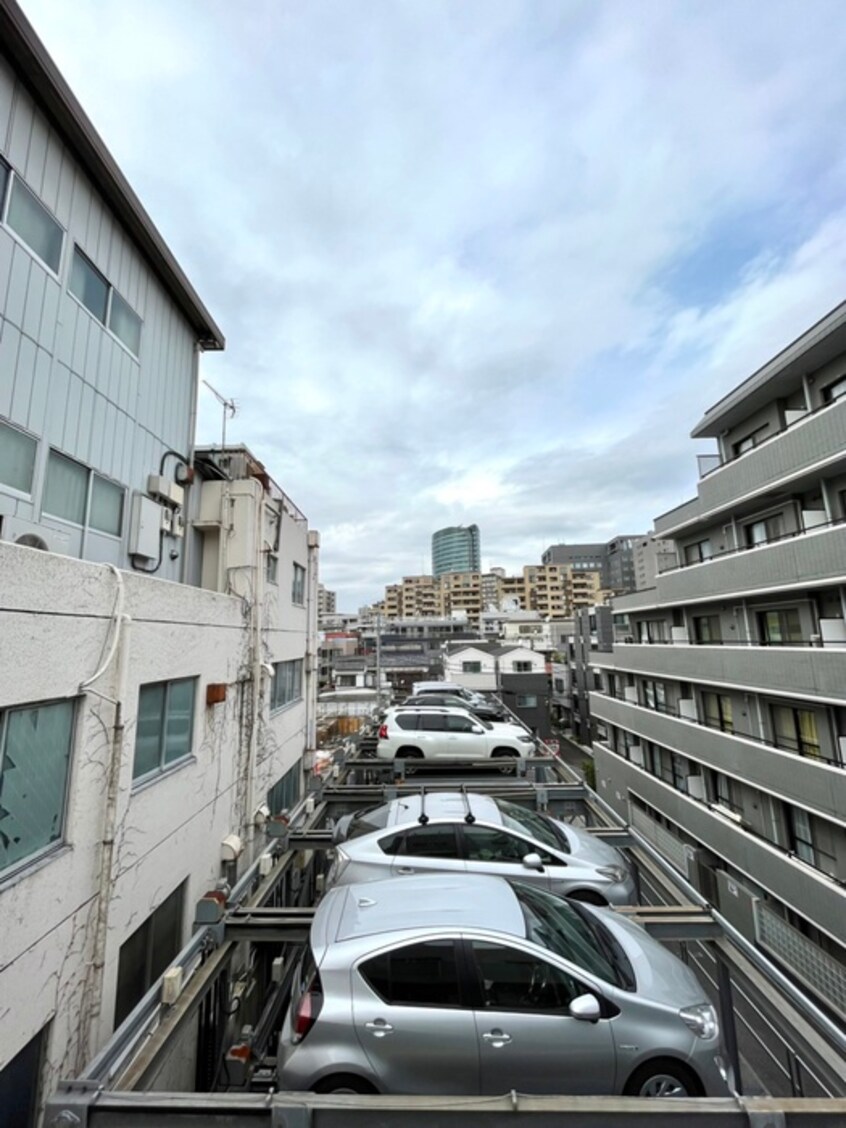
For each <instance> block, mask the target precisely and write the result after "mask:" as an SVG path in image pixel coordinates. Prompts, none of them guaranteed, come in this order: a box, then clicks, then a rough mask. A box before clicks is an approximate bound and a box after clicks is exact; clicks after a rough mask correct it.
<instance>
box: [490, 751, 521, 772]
mask: <svg viewBox="0 0 846 1128" xmlns="http://www.w3.org/2000/svg"><path fill="white" fill-rule="evenodd" d="M519 758H520V753H519V752H515V751H514V749H513V748H494V750H493V752H491V759H493V760H508V763H507V764H503V765H502V766H501V767H500V769H499V770H500V771H501V772H502V774H503V775H513V774H514V769H513V766H512V763H511V761H513V760H518V759H519Z"/></svg>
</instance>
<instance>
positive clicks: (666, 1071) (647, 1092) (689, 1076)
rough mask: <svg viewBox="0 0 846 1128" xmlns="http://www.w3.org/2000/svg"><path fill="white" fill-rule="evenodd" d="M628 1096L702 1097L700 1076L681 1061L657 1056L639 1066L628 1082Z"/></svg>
mask: <svg viewBox="0 0 846 1128" xmlns="http://www.w3.org/2000/svg"><path fill="white" fill-rule="evenodd" d="M623 1093H624V1095H625V1096H627V1097H701V1096H704V1090H703V1088H702V1083H701V1082H700V1080H699V1078H698V1077H697V1076H696V1074H695V1073H694V1072H693V1070H692V1069H689V1068H688V1066H686V1065H684V1063H683V1062H680V1061H672V1060H670V1059H668V1058H656V1059H655V1061H647V1062H646V1063H645V1064H644V1065H641V1066H639V1067H638V1068H637V1069H636V1070H635V1071H634V1073H633V1074H632V1075H631V1077H630V1078H629V1079H628V1081H627V1082H626V1087H625V1089H624V1090H623Z"/></svg>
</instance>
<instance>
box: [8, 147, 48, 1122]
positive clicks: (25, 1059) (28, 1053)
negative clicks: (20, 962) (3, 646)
mask: <svg viewBox="0 0 846 1128" xmlns="http://www.w3.org/2000/svg"><path fill="white" fill-rule="evenodd" d="M0 171H2V166H0ZM0 199H2V189H0ZM46 1040H47V1027H46V1026H44V1027H42V1028H41V1030H39V1031H38V1033H37V1034H36V1035H35V1037H34V1038H32V1039H30V1041H29V1042H27V1044H26V1045H25V1046H24V1047H23V1049H21V1050H19V1051H18V1052H17V1053H16V1054H15V1056H14V1057H13V1058H12V1060H11V1061H10V1062H8V1063H7V1064H6V1065H4V1066H3V1068H2V1069H0V1108H1V1109H2V1110H3V1116H4V1123H6V1124H10V1125H11V1124H14V1125H17V1128H35V1125H36V1124H37V1123H38V1095H39V1089H40V1081H41V1063H42V1060H43V1057H44V1047H45V1043H46Z"/></svg>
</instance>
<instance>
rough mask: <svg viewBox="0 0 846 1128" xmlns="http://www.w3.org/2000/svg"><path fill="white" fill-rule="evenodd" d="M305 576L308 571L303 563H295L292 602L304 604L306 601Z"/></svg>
mask: <svg viewBox="0 0 846 1128" xmlns="http://www.w3.org/2000/svg"><path fill="white" fill-rule="evenodd" d="M305 577H306V571H305V568H303V566H302V564H295V565H294V576H293V579H292V581H291V602H292V603H297V604H299V605H302V604H304V603H305Z"/></svg>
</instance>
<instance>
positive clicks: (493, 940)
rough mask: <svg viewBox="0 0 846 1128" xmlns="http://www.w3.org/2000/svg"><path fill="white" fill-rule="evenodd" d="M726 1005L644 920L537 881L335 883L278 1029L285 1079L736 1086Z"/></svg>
mask: <svg viewBox="0 0 846 1128" xmlns="http://www.w3.org/2000/svg"><path fill="white" fill-rule="evenodd" d="M722 1052H723V1051H722V1045H721V1041H720V1033H719V1027H718V1023H717V1018H716V1015H715V1012H714V1008H713V1007H712V1006H711V1004H710V1003H709V1002H708V1000H707V996H706V995H705V992H704V991H703V989H702V988H701V987H700V985H699V983H698V981H697V979H696V977H695V975H694V974H693V972H692V971H691V970H690V969H689V968H688V967H686V966H685V964H683V963H682V962H681V961H680V960H678V959H676V957H675V956H673V955H672V954H671V953H670V952H669V951H667V949H666V948H663V947H662V946H661V945H660V944H659V943H658V942H657V941H655V940H653V939H652V938H651V937H650V936H648V935H647V933H646V932H644V931H643V929H641V928H640V927H639V926H638V925H636V924H633V923H632V922H631V921H628V920H626V919H625V918H623V917H621V916H618V915H617V914H616V913H614V912H613V910H610V909H601V908H596V907H594V906H592V905H583V904H579V903H578V902H573V901H570V900H568V899H567V898H564V897H557V896H555V895H554V894H551V893H547V892H546V891H544V890H542V889H539V888H538V887H537V886H532V885H529V884H526V883H525V882H518V881H512V882H509V881H506V880H504V879H503V878H501V877H483V876H479V877H461V878H453V877H447V876H444V875H438V876H431V877H430V876H424V877H414V878H407V879H395V880H388V881H382V882H378V883H371V884H367V885H344V886H337V887H336V888H334V889H331V890H330V891H329V892H328V893H327V895H326V897H325V898H324V899H323V901H322V902H321V903H320V905H319V906H318V909H317V912H316V913H315V917H314V923H313V925H312V929H311V940H310V944H309V945H308V946H307V949H306V952H305V954H304V956H303V959H302V961H301V963H300V965H299V967H298V969H297V971H296V973H295V976H294V989H293V996H292V1000H291V1005H290V1009H289V1011H288V1014H287V1016H286V1018H285V1021H284V1024H283V1027H282V1032H281V1034H280V1037H279V1044H278V1058H277V1070H278V1081H279V1085H280V1087H281V1088H282V1089H313V1090H316V1091H318V1092H322V1093H337V1092H355V1093H362V1092H366V1093H371V1092H379V1093H466V1094H485V1093H490V1094H494V1093H504V1092H508V1091H509V1090H511V1089H514V1090H517V1091H520V1092H524V1093H525V1092H529V1093H593V1094H602V1093H605V1094H612V1093H618V1094H619V1093H624V1094H633V1095H642V1096H685V1095H690V1096H701V1095H706V1096H726V1095H728V1087H727V1085H726V1081H725V1072H724V1066H723V1059H722Z"/></svg>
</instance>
